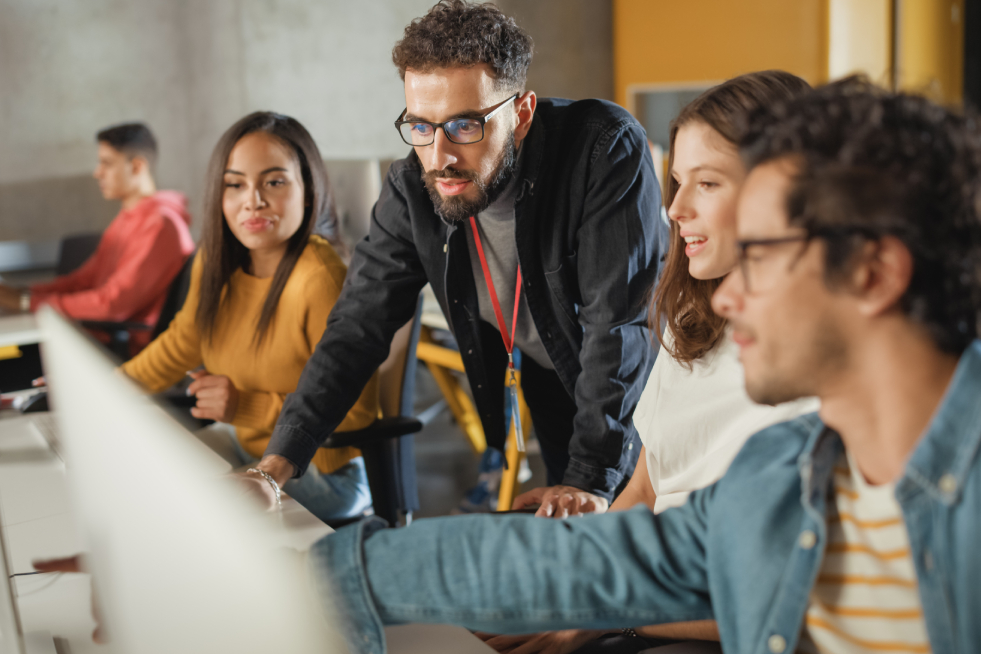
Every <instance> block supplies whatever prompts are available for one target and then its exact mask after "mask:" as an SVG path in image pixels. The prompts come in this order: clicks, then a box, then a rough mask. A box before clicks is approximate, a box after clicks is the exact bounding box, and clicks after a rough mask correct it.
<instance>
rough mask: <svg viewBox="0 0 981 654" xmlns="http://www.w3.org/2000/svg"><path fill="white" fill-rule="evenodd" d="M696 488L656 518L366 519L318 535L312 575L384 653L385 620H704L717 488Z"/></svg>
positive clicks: (484, 623) (528, 626) (552, 625)
mask: <svg viewBox="0 0 981 654" xmlns="http://www.w3.org/2000/svg"><path fill="white" fill-rule="evenodd" d="M700 493H702V494H703V497H700V498H696V501H694V502H689V504H687V505H685V506H684V507H680V508H678V509H672V510H671V511H668V512H666V513H664V514H662V515H660V516H653V515H651V512H650V511H649V510H648V509H646V508H638V509H636V510H633V511H626V512H623V513H615V514H607V515H599V516H586V517H584V518H582V519H580V520H570V521H557V520H541V519H537V518H534V517H532V516H523V515H506V516H483V515H476V516H454V517H451V518H437V519H433V520H425V521H420V522H419V523H418V524H414V525H413V526H412V527H411V528H409V529H381V528H380V524H379V522H378V521H371V522H363V523H360V524H358V525H354V526H352V527H349V528H346V529H341V530H340V531H338V532H337V533H335V534H332V535H330V536H328V537H326V538H324V539H322V540H320V541H319V542H317V543H316V544H315V545H314V546H313V547H312V548H311V550H310V555H309V560H310V565H311V573H312V574H313V575H314V578H315V579H316V583H318V584H319V587H320V590H321V592H323V593H329V594H331V595H332V596H333V598H334V602H335V603H336V604H337V605H338V606H339V607H340V608H341V609H342V615H341V616H340V618H341V619H340V622H341V623H342V624H345V625H347V629H349V638H351V639H353V640H352V646H353V645H355V644H356V645H357V647H356V648H355V649H356V650H357V651H363V652H371V653H375V652H382V651H383V648H384V644H383V643H384V636H383V630H382V626H383V625H385V624H400V623H407V622H428V623H443V624H457V625H461V626H464V627H467V628H468V629H474V630H479V631H485V632H489V633H498V634H520V633H536V632H540V631H547V630H558V629H570V628H585V629H609V628H620V627H626V626H631V625H642V624H656V623H666V622H684V621H692V620H708V619H711V618H712V607H711V603H710V600H709V595H708V574H707V560H706V558H707V548H706V543H707V542H708V528H709V524H710V521H709V520H708V519H707V513H708V505H709V503H710V499H711V498H710V494H711V490H707V491H700Z"/></svg>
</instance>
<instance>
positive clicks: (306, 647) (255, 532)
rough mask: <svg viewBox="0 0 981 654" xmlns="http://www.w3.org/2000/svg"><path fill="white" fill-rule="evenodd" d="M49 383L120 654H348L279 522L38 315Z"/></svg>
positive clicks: (108, 366) (93, 355)
mask: <svg viewBox="0 0 981 654" xmlns="http://www.w3.org/2000/svg"><path fill="white" fill-rule="evenodd" d="M38 318H39V321H40V325H41V328H42V332H43V337H44V340H43V346H42V347H43V356H44V362H45V375H46V377H47V380H48V385H49V387H50V393H51V397H52V401H53V404H54V406H55V407H57V416H58V420H59V431H60V438H61V441H62V444H63V448H64V455H65V462H66V466H67V469H68V478H69V483H70V486H71V488H72V491H73V495H74V499H75V503H76V508H77V511H78V522H79V524H80V526H81V527H82V529H83V532H84V534H83V535H84V538H85V540H86V542H87V544H88V550H89V551H88V556H89V562H90V567H91V572H92V577H93V584H94V587H95V590H96V593H97V595H98V597H99V600H100V604H101V608H102V613H103V622H104V624H105V626H106V628H107V630H108V634H109V637H110V639H111V641H112V645H113V649H114V650H116V651H120V652H127V653H128V654H165V653H166V654H172V653H173V652H182V654H192V653H197V652H200V653H201V654H204V653H208V654H213V653H214V652H236V653H251V652H254V653H255V654H269V653H270V652H290V653H291V654H301V653H303V652H310V653H314V652H316V653H317V654H332V653H334V652H346V651H347V648H346V647H345V645H344V641H343V638H342V636H341V634H340V632H339V631H338V629H337V628H336V626H335V625H334V624H333V621H332V620H331V619H330V618H329V615H330V610H329V609H324V608H323V607H322V606H321V605H320V604H319V598H317V597H316V596H315V595H314V592H313V590H312V588H311V586H310V585H309V584H308V580H307V579H306V576H305V574H304V570H305V568H304V567H303V566H302V565H301V563H300V561H298V560H297V558H298V557H299V555H298V554H292V555H290V554H289V553H288V552H285V551H282V548H278V547H277V546H276V540H275V534H274V532H275V530H276V525H275V524H274V522H273V521H274V520H275V515H274V514H268V513H264V512H262V511H261V510H260V509H259V508H258V507H257V506H255V505H253V504H252V503H251V502H250V501H249V500H248V499H247V498H245V497H243V496H242V495H241V494H240V493H239V492H238V491H237V488H236V487H235V486H234V485H232V484H231V483H230V482H229V480H228V479H227V477H226V476H224V475H222V474H221V473H222V472H224V471H225V470H227V467H228V466H227V464H225V463H224V461H222V460H221V459H220V458H219V457H217V455H214V454H213V453H211V452H210V450H207V448H204V447H203V446H202V445H201V444H200V443H199V442H198V441H197V439H196V438H194V436H193V435H191V434H190V433H189V432H188V431H187V430H186V429H184V428H183V427H182V426H181V425H179V424H178V423H177V422H176V421H175V420H174V419H173V418H171V417H170V416H169V415H167V413H166V412H165V411H164V410H163V409H161V408H160V407H158V406H157V405H156V404H154V403H153V401H152V400H150V399H149V398H147V397H146V396H145V395H144V394H143V393H141V392H140V390H139V389H138V388H137V387H136V386H135V385H134V384H133V383H132V382H130V381H129V380H128V379H126V378H125V377H124V376H123V375H121V374H120V373H119V372H118V371H117V370H116V368H115V366H114V364H113V363H112V362H111V361H110V360H109V358H108V357H106V356H105V355H104V354H103V353H102V352H101V351H100V349H99V347H97V346H96V345H95V344H94V343H92V342H91V341H90V340H89V339H88V337H87V336H85V335H84V334H83V333H81V332H80V331H79V330H77V329H76V328H75V327H73V326H72V325H71V324H70V323H69V322H68V321H66V320H64V319H63V318H61V317H60V316H58V315H57V314H56V313H55V312H54V311H52V310H49V309H48V310H42V311H41V312H40V313H39V315H38Z"/></svg>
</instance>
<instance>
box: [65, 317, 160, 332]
mask: <svg viewBox="0 0 981 654" xmlns="http://www.w3.org/2000/svg"><path fill="white" fill-rule="evenodd" d="M80 324H81V325H82V327H84V328H85V329H97V330H99V331H100V332H123V331H129V330H131V329H132V330H134V331H140V332H148V331H150V330H151V329H153V326H152V325H144V324H143V323H141V322H132V321H128V320H123V321H120V322H115V321H112V320H82V321H80Z"/></svg>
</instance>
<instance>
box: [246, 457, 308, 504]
mask: <svg viewBox="0 0 981 654" xmlns="http://www.w3.org/2000/svg"><path fill="white" fill-rule="evenodd" d="M255 467H256V468H258V469H259V470H262V471H263V472H265V473H266V474H268V475H269V476H270V477H272V478H273V479H275V480H276V483H277V484H279V487H280V488H282V487H283V485H284V484H285V483H286V482H288V481H289V480H290V479H291V478H292V477H293V471H294V470H296V468H294V467H293V464H292V463H290V462H289V461H288V460H287V459H285V458H283V457H281V456H279V455H276V454H270V455H267V456H264V457H263V458H262V461H260V462H259V463H257V464H256V466H255ZM235 477H236V478H237V479H238V481H239V482H240V483H241V485H242V488H243V490H244V491H245V494H246V495H247V496H248V497H251V498H252V499H253V500H255V501H257V502H258V503H259V505H260V506H262V507H263V508H265V509H266V510H267V511H272V510H273V509H275V508H276V507H277V504H276V493H275V491H273V488H272V485H271V484H270V483H269V482H268V481H266V478H265V477H263V476H261V475H257V474H255V473H254V472H252V473H249V472H240V473H238V474H236V475H235ZM283 497H286V495H285V494H283Z"/></svg>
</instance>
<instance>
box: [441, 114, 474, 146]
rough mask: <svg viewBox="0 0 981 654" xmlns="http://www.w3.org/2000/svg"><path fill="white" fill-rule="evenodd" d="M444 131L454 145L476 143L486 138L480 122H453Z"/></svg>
mask: <svg viewBox="0 0 981 654" xmlns="http://www.w3.org/2000/svg"><path fill="white" fill-rule="evenodd" d="M443 129H444V130H445V131H446V135H447V136H448V137H450V140H451V141H453V142H454V143H475V142H477V141H479V140H480V139H482V138H483V137H484V129H483V126H482V125H481V124H480V121H479V120H470V119H464V120H451V121H450V122H448V123H446V124H445V125H444V126H443Z"/></svg>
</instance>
